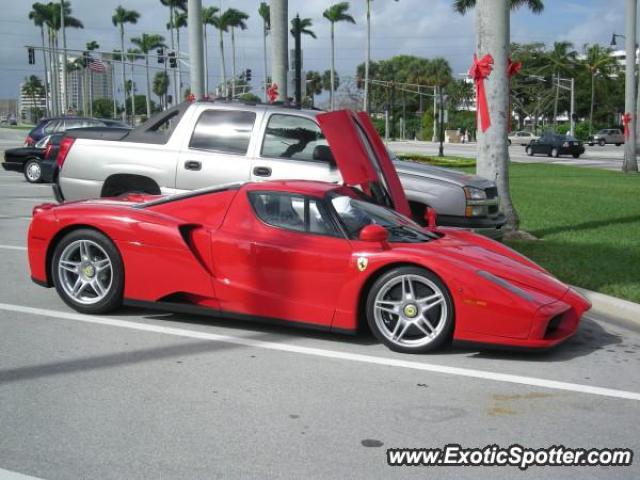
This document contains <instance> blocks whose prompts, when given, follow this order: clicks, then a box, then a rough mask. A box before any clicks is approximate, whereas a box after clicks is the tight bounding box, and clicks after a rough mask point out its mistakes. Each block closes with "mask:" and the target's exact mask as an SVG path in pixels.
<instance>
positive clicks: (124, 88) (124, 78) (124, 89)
mask: <svg viewBox="0 0 640 480" xmlns="http://www.w3.org/2000/svg"><path fill="white" fill-rule="evenodd" d="M120 48H121V50H120V54H121V55H122V56H121V57H120V59H121V60H122V96H123V98H124V100H123V102H122V104H123V105H125V108H123V109H122V121H123V122H126V121H127V109H126V104H127V73H126V70H125V67H126V60H127V53H126V52H125V49H124V23H121V24H120ZM132 125H133V124H132Z"/></svg>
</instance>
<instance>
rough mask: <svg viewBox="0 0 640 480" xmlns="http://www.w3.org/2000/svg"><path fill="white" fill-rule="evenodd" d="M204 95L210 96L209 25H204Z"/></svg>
mask: <svg viewBox="0 0 640 480" xmlns="http://www.w3.org/2000/svg"><path fill="white" fill-rule="evenodd" d="M203 33H204V96H205V97H208V96H209V47H208V45H207V43H208V42H207V25H204V32H203Z"/></svg>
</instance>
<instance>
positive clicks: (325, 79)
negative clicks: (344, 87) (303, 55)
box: [322, 70, 340, 92]
mask: <svg viewBox="0 0 640 480" xmlns="http://www.w3.org/2000/svg"><path fill="white" fill-rule="evenodd" d="M338 88H340V77H339V76H338V72H336V71H334V72H333V75H332V72H331V70H325V71H324V72H322V89H323V90H325V91H327V92H331V91H332V90H333V91H335V90H337V89H338Z"/></svg>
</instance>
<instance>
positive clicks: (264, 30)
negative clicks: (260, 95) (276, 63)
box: [262, 21, 269, 103]
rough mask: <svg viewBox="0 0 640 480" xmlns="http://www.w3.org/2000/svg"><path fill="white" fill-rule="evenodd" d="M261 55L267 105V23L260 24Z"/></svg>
mask: <svg viewBox="0 0 640 480" xmlns="http://www.w3.org/2000/svg"><path fill="white" fill-rule="evenodd" d="M262 54H263V57H264V58H263V60H264V82H263V83H264V85H263V87H264V102H265V103H267V102H268V101H269V97H268V96H267V83H268V80H269V79H268V76H269V75H268V72H267V22H265V21H263V22H262Z"/></svg>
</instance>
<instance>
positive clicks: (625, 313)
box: [573, 286, 640, 331]
mask: <svg viewBox="0 0 640 480" xmlns="http://www.w3.org/2000/svg"><path fill="white" fill-rule="evenodd" d="M573 288H574V289H576V290H577V291H578V292H580V293H581V294H582V295H583V296H584V297H586V299H587V300H589V301H590V302H591V305H592V308H591V310H590V312H589V313H596V314H598V315H601V316H602V317H603V318H602V320H604V321H605V322H607V323H612V324H615V325H618V326H620V327H623V328H627V329H629V330H634V331H640V304H638V303H634V302H629V301H628V300H622V299H620V298H616V297H611V296H609V295H605V294H603V293H598V292H593V291H591V290H587V289H585V288H580V287H575V286H574V287H573Z"/></svg>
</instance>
